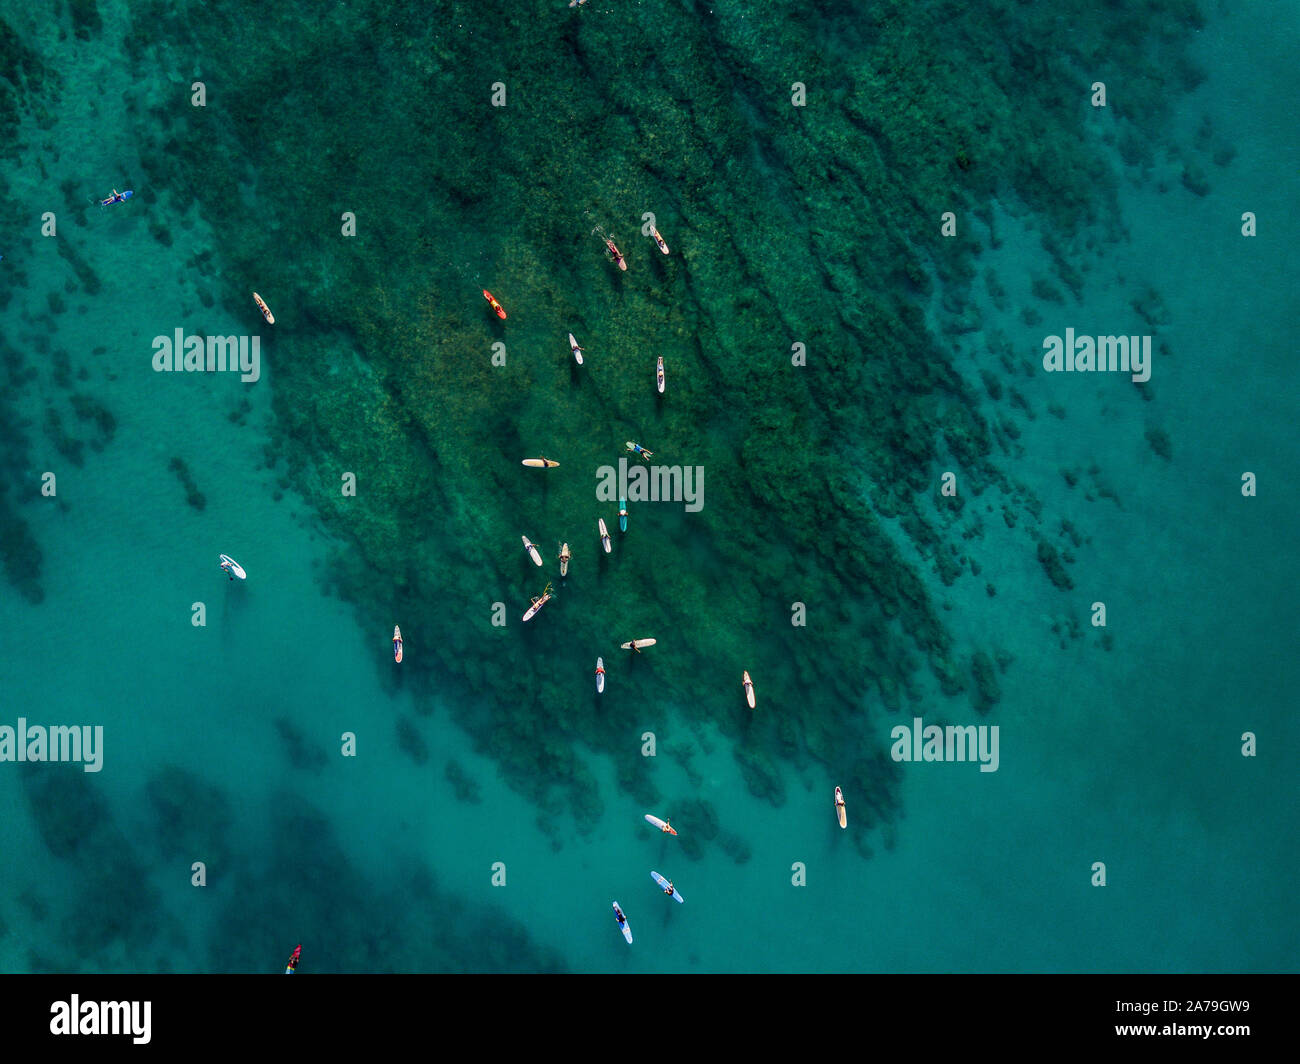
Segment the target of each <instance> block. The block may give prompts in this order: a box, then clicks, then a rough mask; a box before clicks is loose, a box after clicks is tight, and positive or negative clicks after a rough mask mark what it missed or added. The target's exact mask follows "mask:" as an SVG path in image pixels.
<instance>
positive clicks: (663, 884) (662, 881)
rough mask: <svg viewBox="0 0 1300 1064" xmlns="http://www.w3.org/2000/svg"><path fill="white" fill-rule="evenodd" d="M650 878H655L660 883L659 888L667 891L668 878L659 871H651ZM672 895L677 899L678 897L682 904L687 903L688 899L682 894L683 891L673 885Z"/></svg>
mask: <svg viewBox="0 0 1300 1064" xmlns="http://www.w3.org/2000/svg"><path fill="white" fill-rule="evenodd" d="M650 878H651V879H653V880H654V881H655V882H656V883H658V884H659V889H660V890H662V891H665V892H667V890H668V880H666V879H664V877H663V876H661V875H660V874H659V873H658V872H651V873H650ZM671 896H672V897H674V898H676V899H677V900H678V901H679V902H681V903H682V904H685V903H686V899H685V898H683V897H682V895H681V891H679V890H678V889H677V888H676V887H673V892H672V895H671Z"/></svg>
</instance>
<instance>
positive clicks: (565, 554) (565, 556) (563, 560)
mask: <svg viewBox="0 0 1300 1064" xmlns="http://www.w3.org/2000/svg"><path fill="white" fill-rule="evenodd" d="M571 557H572V555H571V554H570V553H569V545H568V544H567V543H566V544H564V546H562V547H561V548H560V575H561V576H568V575H569V559H570V558H571Z"/></svg>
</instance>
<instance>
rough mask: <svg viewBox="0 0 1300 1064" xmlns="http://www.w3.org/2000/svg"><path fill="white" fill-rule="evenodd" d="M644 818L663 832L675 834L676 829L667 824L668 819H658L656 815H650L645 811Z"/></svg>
mask: <svg viewBox="0 0 1300 1064" xmlns="http://www.w3.org/2000/svg"><path fill="white" fill-rule="evenodd" d="M645 818H646V820H648V821H649V822H650V823H651V824H653V825H654V826H655V827H657V828H658V829H659V830H660V831H662V832H664V833H665V834H667V835H676V834H677V831H676V829H675V828H674V827H673V826H672V825H671V824H669V823H668V821H666V820H660V819H659V818H658V817H657V816H651V815H650V814H649V813H646V815H645Z"/></svg>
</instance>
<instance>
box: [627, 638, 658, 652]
mask: <svg viewBox="0 0 1300 1064" xmlns="http://www.w3.org/2000/svg"><path fill="white" fill-rule="evenodd" d="M657 642H658V640H657V639H633V640H632V642H630V643H624V644H623V649H624V650H631V649H632V648H633V647H635V648H636V649H637V650H640V649H641V648H642V647H652V646H654V645H655V643H657Z"/></svg>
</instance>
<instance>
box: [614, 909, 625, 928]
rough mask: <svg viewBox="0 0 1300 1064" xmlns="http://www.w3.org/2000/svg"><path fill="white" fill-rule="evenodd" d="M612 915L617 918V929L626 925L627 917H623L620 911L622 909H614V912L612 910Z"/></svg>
mask: <svg viewBox="0 0 1300 1064" xmlns="http://www.w3.org/2000/svg"><path fill="white" fill-rule="evenodd" d="M614 915H615V916H617V917H618V926H619V927H622V926H623V925H624V924H625V923H627V917H626V916H624V915H623V910H622V909H615V910H614Z"/></svg>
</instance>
